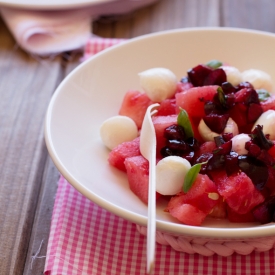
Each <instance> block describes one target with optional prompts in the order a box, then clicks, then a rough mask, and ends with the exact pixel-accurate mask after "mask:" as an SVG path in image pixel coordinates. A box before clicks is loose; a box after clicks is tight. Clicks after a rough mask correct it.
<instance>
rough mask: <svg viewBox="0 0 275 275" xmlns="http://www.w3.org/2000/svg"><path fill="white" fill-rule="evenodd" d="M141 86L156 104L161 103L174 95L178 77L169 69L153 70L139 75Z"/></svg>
mask: <svg viewBox="0 0 275 275" xmlns="http://www.w3.org/2000/svg"><path fill="white" fill-rule="evenodd" d="M139 78H140V85H141V87H142V88H143V90H144V91H145V93H146V94H147V95H148V97H149V98H150V99H151V100H152V101H154V102H160V101H162V100H164V99H167V98H170V97H172V96H173V95H174V93H175V92H176V89H177V83H178V81H177V77H176V76H175V74H174V73H173V72H172V71H170V70H169V69H165V68H152V69H149V70H146V71H143V72H141V73H139Z"/></svg>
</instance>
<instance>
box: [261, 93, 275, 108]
mask: <svg viewBox="0 0 275 275" xmlns="http://www.w3.org/2000/svg"><path fill="white" fill-rule="evenodd" d="M260 104H261V106H262V108H263V112H265V111H268V110H275V95H271V96H270V97H269V98H267V99H266V100H264V101H262V102H261V103H260Z"/></svg>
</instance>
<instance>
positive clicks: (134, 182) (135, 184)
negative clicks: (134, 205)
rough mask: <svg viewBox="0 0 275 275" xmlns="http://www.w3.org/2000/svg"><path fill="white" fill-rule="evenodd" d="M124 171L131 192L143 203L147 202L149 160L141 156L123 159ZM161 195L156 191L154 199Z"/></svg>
mask: <svg viewBox="0 0 275 275" xmlns="http://www.w3.org/2000/svg"><path fill="white" fill-rule="evenodd" d="M124 164H125V167H126V173H127V176H128V182H129V187H130V189H131V190H132V192H133V193H134V194H135V195H136V196H137V197H138V198H139V199H140V200H141V201H143V202H144V203H146V204H147V203H148V189H149V162H148V160H147V159H145V158H144V157H143V156H141V155H140V156H134V157H130V158H126V159H125V162H124ZM160 196H161V195H160V194H159V193H156V199H158V198H159V197H160Z"/></svg>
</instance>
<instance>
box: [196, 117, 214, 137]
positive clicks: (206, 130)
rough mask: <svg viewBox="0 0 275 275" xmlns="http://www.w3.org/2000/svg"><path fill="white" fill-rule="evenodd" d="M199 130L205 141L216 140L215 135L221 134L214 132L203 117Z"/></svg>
mask: <svg viewBox="0 0 275 275" xmlns="http://www.w3.org/2000/svg"><path fill="white" fill-rule="evenodd" d="M198 131H199V133H200V135H201V137H202V139H203V140H204V141H214V137H217V136H219V134H218V133H216V132H213V131H212V130H211V129H210V128H209V127H208V126H207V125H206V124H205V122H204V120H203V119H201V121H200V123H199V126H198Z"/></svg>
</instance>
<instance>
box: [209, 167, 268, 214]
mask: <svg viewBox="0 0 275 275" xmlns="http://www.w3.org/2000/svg"><path fill="white" fill-rule="evenodd" d="M211 177H212V178H213V181H214V182H215V183H216V185H217V189H218V192H219V194H220V195H221V196H223V198H224V200H225V201H226V203H227V205H228V206H229V207H230V208H231V209H232V210H233V211H235V212H236V213H238V214H246V213H248V212H249V211H251V210H252V209H253V208H254V207H255V206H257V205H258V204H260V203H261V202H263V201H264V196H263V195H262V194H261V192H260V191H258V190H257V189H256V188H255V186H254V184H253V183H252V181H251V179H250V178H249V177H248V176H247V175H246V174H245V173H243V172H241V173H237V174H233V175H230V176H229V177H228V176H227V174H226V172H225V171H224V170H216V171H212V172H211Z"/></svg>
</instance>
